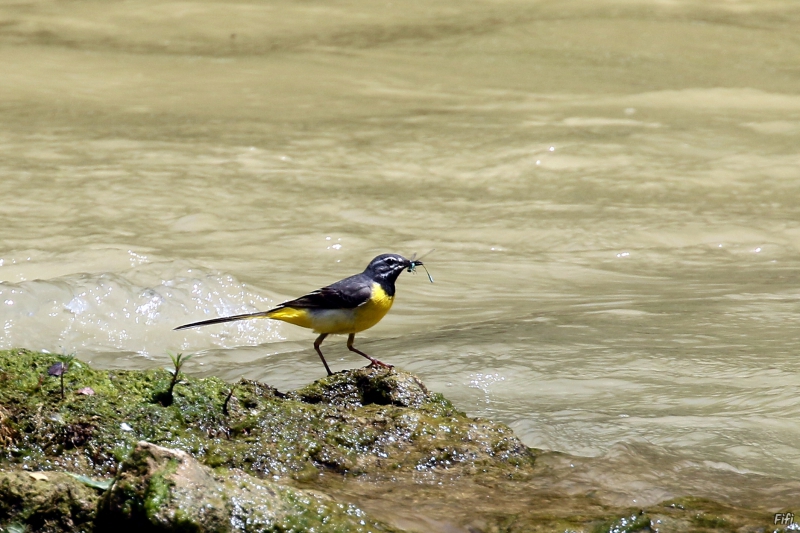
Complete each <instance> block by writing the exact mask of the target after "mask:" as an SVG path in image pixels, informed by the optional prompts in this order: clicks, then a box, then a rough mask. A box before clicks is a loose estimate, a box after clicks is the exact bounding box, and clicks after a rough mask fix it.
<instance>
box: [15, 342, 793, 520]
mask: <svg viewBox="0 0 800 533" xmlns="http://www.w3.org/2000/svg"><path fill="white" fill-rule="evenodd" d="M54 365H56V366H55V367H54ZM58 365H63V366H61V367H59V366H58ZM178 377H179V378H180V379H179V380H178V381H177V383H176V384H175V385H174V388H173V389H172V390H171V391H170V383H171V382H172V381H173V380H172V378H173V374H172V373H170V372H169V371H167V370H162V369H155V370H148V371H121V370H111V371H107V370H96V369H92V368H90V367H89V366H87V365H85V364H83V363H79V362H78V361H72V362H66V363H59V362H58V358H57V357H56V356H54V355H52V354H46V353H37V352H31V351H28V350H10V351H3V352H0V527H2V528H3V529H4V530H5V531H8V532H14V533H17V532H22V531H28V532H66V531H86V532H89V531H111V530H114V531H161V532H172V531H174V532H183V531H197V532H204V531H209V532H210V531H214V532H218V531H219V532H222V531H248V532H290V531H291V532H298V533H299V532H305V531H315V532H350V531H353V532H367V531H375V532H379V531H415V532H416V531H420V532H422V531H432V532H436V531H441V532H471V533H476V532H487V533H488V532H501V531H503V532H526V531H587V532H588V531H613V532H622V531H628V532H632V531H647V530H651V531H738V532H744V531H753V532H756V531H766V530H770V531H772V530H779V529H781V527H782V526H773V525H772V524H770V520H769V519H770V518H771V515H768V513H766V512H764V511H763V510H759V509H741V508H735V507H732V506H728V505H723V504H721V503H717V502H713V501H710V500H703V499H696V498H683V499H681V500H672V501H667V502H661V503H659V504H658V505H656V506H651V507H649V508H635V507H630V508H628V507H625V508H618V507H613V506H609V505H607V504H604V503H603V502H602V500H601V499H598V498H597V497H595V496H593V495H592V494H590V493H588V494H578V495H576V494H571V495H565V494H562V493H558V492H556V491H552V490H549V489H548V488H547V484H546V483H542V479H543V478H542V476H546V475H547V472H546V469H542V467H541V466H540V465H539V464H538V463H537V452H536V451H535V450H532V449H529V448H527V447H526V446H525V445H523V444H522V443H521V442H520V441H519V439H517V438H516V437H515V436H514V434H513V433H512V431H511V430H510V429H509V428H507V427H506V426H503V425H501V424H496V423H493V422H490V421H487V420H481V419H474V418H469V417H467V416H466V415H465V414H464V413H462V412H459V411H458V410H457V409H456V408H455V407H454V406H453V405H452V404H451V403H450V402H449V401H448V400H447V399H446V398H444V397H443V396H441V395H440V394H437V393H431V392H430V391H428V390H427V389H426V387H425V386H424V384H423V383H422V382H421V381H420V380H419V379H418V378H416V377H415V376H412V375H410V374H407V373H404V372H401V371H398V370H392V371H388V370H385V369H373V368H364V369H357V370H351V371H346V372H340V373H337V374H334V375H333V376H329V377H326V378H324V379H321V380H318V381H316V382H314V383H312V384H310V385H308V386H306V387H304V388H302V389H300V390H297V391H292V392H288V393H282V392H279V391H277V390H275V389H274V388H272V387H270V386H268V385H266V384H263V383H257V382H253V381H246V380H242V381H240V382H238V383H236V384H233V385H232V384H229V383H226V382H224V381H221V380H218V379H214V378H206V379H194V378H191V377H187V376H185V375H183V374H180V375H179V376H178ZM62 378H63V381H64V388H63V393H62V388H61V379H62ZM62 394H63V395H62ZM766 528H769V529H766Z"/></svg>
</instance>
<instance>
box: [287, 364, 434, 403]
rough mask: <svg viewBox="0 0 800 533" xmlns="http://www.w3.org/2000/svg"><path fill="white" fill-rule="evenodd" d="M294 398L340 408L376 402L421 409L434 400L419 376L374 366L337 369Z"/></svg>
mask: <svg viewBox="0 0 800 533" xmlns="http://www.w3.org/2000/svg"><path fill="white" fill-rule="evenodd" d="M291 397H293V398H297V399H299V400H301V401H304V402H307V403H325V404H329V405H338V406H341V407H361V406H364V405H370V404H376V405H396V406H399V407H415V408H418V407H421V406H422V405H424V404H425V403H426V402H429V401H431V400H432V399H433V398H432V396H431V393H430V392H428V389H427V388H425V385H423V383H422V382H421V381H420V380H419V378H418V377H416V376H413V375H411V374H407V373H405V372H399V371H394V370H391V369H385V368H374V367H367V368H359V369H356V370H349V371H343V372H337V373H336V374H334V375H332V376H328V377H326V378H323V379H320V380H318V381H315V382H314V383H312V384H311V385H308V386H306V387H303V388H302V389H300V390H298V391H296V392H294V393H292V395H291Z"/></svg>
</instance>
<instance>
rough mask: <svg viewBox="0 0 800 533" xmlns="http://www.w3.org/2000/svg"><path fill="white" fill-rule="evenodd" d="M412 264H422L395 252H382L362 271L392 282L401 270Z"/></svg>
mask: <svg viewBox="0 0 800 533" xmlns="http://www.w3.org/2000/svg"><path fill="white" fill-rule="evenodd" d="M412 264H422V263H420V262H419V261H410V260H408V259H406V258H405V257H403V256H402V255H397V254H382V255H379V256H378V257H376V258H375V259H373V260H372V261H370V263H369V265H368V266H367V268H366V270H364V273H365V274H367V275H369V276H370V277H372V278H382V279H385V280H387V281H391V282H394V281H395V280H396V279H397V276H399V275H400V273H401V272H402V271H403V270H407V269H409V268H411V266H412Z"/></svg>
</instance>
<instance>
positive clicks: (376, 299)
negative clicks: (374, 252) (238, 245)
mask: <svg viewBox="0 0 800 533" xmlns="http://www.w3.org/2000/svg"><path fill="white" fill-rule="evenodd" d="M418 266H422V261H414V260H413V259H411V260H409V259H406V258H405V257H402V256H400V255H397V254H383V255H379V256H378V257H376V258H375V259H373V260H372V261H370V263H369V265H367V268H366V269H365V270H364V272H362V273H361V274H356V275H355V276H350V277H349V278H345V279H343V280H341V281H337V282H336V283H333V284H331V285H328V286H327V287H322V288H321V289H318V290H316V291H313V292H310V293H308V294H306V295H305V296H301V297H300V298H297V299H295V300H290V301H288V302H283V303H282V304H280V305H279V306H277V307H275V308H273V309H270V310H269V311H262V312H260V313H248V314H245V315H234V316H226V317H222V318H212V319H211V320H203V321H201V322H193V323H191V324H185V325H183V326H179V327H177V328H175V329H176V330H178V329H186V328H196V327H199V326H210V325H211V324H221V323H223V322H232V321H234V320H250V319H253V318H272V319H274V320H283V321H284V322H289V323H290V324H295V325H298V326H302V327H304V328H309V329H312V330H314V332H315V333H319V334H320V335H319V337H317V340H315V341H314V349H315V350H316V351H317V353H318V354H319V358H320V359H322V364H323V365H325V370H327V371H328V375H329V376H330V375H332V374H333V372H331V369H330V368H329V367H328V363H327V361H325V357H324V356H323V355H322V351H321V350H320V349H319V347H320V345H321V344H322V341H324V340H325V337H327V336H328V335H331V334H336V333H338V334H345V333H346V334H347V335H348V337H347V348H348V349H349V350H350V351H351V352H356V353H357V354H359V355H362V356H364V357H366V358H367V359H369V360H370V361H371V363H370V366H371V365H376V366H382V367H386V368H391V367H392V365H387V364H386V363H383V362H381V361H378V360H377V359H375V358H374V357H371V356H369V355H367V354H365V353H364V352H362V351H361V350H358V349H357V348H356V347H355V346H353V340H354V339H355V338H356V333H358V332H360V331H364V330H365V329H369V328H371V327H372V326H374V325H375V324H377V323H378V322H380V320H381V319H382V318H383V317H384V316H385V315H386V313H388V312H389V309H391V307H392V302H394V282H395V280H397V277H398V276H399V275H400V273H402V272H403V270H408V271H409V272H414V269H415V268H416V267H418ZM423 268H424V267H423ZM428 277H429V279H430V280H431V282H433V278H430V274H429V275H428Z"/></svg>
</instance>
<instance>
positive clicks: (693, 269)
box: [0, 0, 800, 505]
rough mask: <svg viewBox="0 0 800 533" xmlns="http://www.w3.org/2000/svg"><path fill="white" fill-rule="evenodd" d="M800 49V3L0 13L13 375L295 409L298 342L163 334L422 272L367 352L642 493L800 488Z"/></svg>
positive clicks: (51, 6)
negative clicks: (28, 366)
mask: <svg viewBox="0 0 800 533" xmlns="http://www.w3.org/2000/svg"><path fill="white" fill-rule="evenodd" d="M798 27H800V5H798V4H797V3H796V2H790V1H748V0H739V1H733V0H730V1H722V0H720V1H709V2H689V1H679V0H676V1H671V2H656V1H649V0H630V1H614V0H585V1H580V2H578V1H574V2H571V1H565V2H531V1H521V0H504V1H475V2H470V3H464V2H457V1H454V0H426V1H424V2H423V1H416V0H409V1H407V2H402V3H400V2H366V1H364V0H351V1H345V0H343V1H329V2H324V3H322V2H303V1H288V0H276V1H272V2H261V1H251V2H245V1H239V2H223V1H221V0H208V1H200V0H196V1H191V2H189V1H184V2H172V1H167V2H164V1H155V0H137V1H125V2H113V3H111V2H108V3H106V2H95V1H90V0H75V1H71V2H60V1H55V0H52V1H51V0H20V1H17V2H14V3H10V2H9V3H3V4H0V65H2V74H1V75H0V194H1V195H2V196H1V197H2V201H0V280H1V281H2V283H0V324H2V327H3V335H2V337H0V347H1V348H10V347H27V348H31V349H43V350H49V351H52V352H73V351H74V352H76V353H77V354H78V357H79V358H80V359H82V360H86V361H91V362H92V364H95V365H98V366H102V367H115V368H144V367H152V366H162V365H164V364H165V363H167V362H168V356H167V354H166V352H167V350H170V351H173V352H175V351H183V352H187V353H196V354H197V355H196V357H195V358H194V359H193V360H192V361H191V363H190V364H189V367H187V371H188V372H190V373H192V374H194V375H200V376H203V375H215V376H220V377H223V378H225V379H228V380H236V379H238V378H239V377H247V378H253V379H260V380H264V381H266V382H268V383H270V384H271V385H274V386H277V387H278V388H280V389H284V390H285V389H288V388H292V387H297V386H299V385H302V384H305V383H307V382H309V381H312V380H314V379H316V378H319V377H321V376H323V375H324V369H323V368H322V365H321V364H320V363H319V359H318V357H317V355H316V354H315V353H314V351H313V348H312V346H311V343H312V341H313V339H314V335H313V334H312V333H311V332H309V331H306V330H302V329H300V328H295V327H294V326H291V325H288V324H283V323H274V322H270V321H258V322H246V323H236V324H230V325H226V326H215V327H209V328H202V329H197V330H188V331H181V332H174V331H172V328H174V327H175V326H178V325H180V324H184V323H186V322H190V321H194V320H200V319H203V318H211V317H216V316H220V315H226V314H233V313H244V312H251V311H256V310H263V309H267V308H269V307H270V306H272V305H274V304H277V303H279V302H281V301H283V300H285V299H288V298H291V297H296V296H299V295H301V294H303V293H305V292H307V291H309V290H311V289H315V288H317V287H320V286H322V285H325V284H328V283H330V282H332V281H335V280H337V279H339V278H342V277H345V276H347V275H350V274H353V273H355V272H358V271H360V270H361V269H363V268H364V266H366V264H367V262H368V261H369V260H370V259H371V258H372V257H373V256H374V255H377V254H378V253H383V252H388V251H391V252H399V253H403V254H405V255H411V254H413V253H419V254H421V253H425V252H427V251H428V250H430V249H432V248H435V252H433V253H432V254H431V255H429V256H428V257H426V259H425V263H426V265H427V266H428V267H429V269H430V271H431V273H432V274H433V276H434V277H435V279H436V283H435V284H433V285H431V284H430V283H428V282H427V280H426V278H425V276H424V274H423V275H421V276H416V277H415V276H413V275H410V274H403V276H401V278H400V280H399V282H398V295H397V299H396V303H395V306H394V309H393V310H392V312H391V313H390V314H389V315H388V317H387V318H386V319H384V320H383V322H381V323H380V324H379V325H378V326H376V327H375V328H373V329H372V330H369V331H367V332H365V333H363V334H360V335H359V337H358V338H359V339H361V340H360V343H359V346H360V347H361V348H362V349H363V350H365V351H367V352H368V353H371V354H373V355H375V356H376V357H379V358H380V359H382V360H384V361H387V362H391V363H393V364H394V365H396V366H398V367H400V368H403V369H405V370H409V371H412V372H414V373H417V374H418V375H419V376H420V377H421V378H422V379H423V380H424V381H425V382H426V383H427V384H428V385H429V387H430V388H432V389H434V390H436V391H439V392H442V393H444V394H445V395H447V396H448V397H449V398H451V399H452V400H453V401H454V402H455V403H456V404H457V405H458V407H459V408H461V409H463V410H465V411H467V412H468V413H469V414H471V415H480V416H486V417H490V418H493V419H495V420H498V421H502V422H505V423H507V424H509V425H510V426H511V427H512V428H513V429H514V430H515V431H516V433H517V434H518V435H519V436H520V437H521V438H522V439H523V440H524V441H525V442H526V443H527V444H528V445H530V446H534V447H537V448H543V449H549V450H557V451H562V452H568V453H570V454H574V455H578V456H585V457H605V458H606V459H608V460H609V461H611V463H610V464H615V465H618V467H615V468H616V475H618V474H619V473H620V471H622V470H624V471H625V472H624V473H625V475H626V476H632V478H634V479H637V478H642V479H648V483H650V484H651V486H652V487H656V488H655V489H653V490H654V491H655V492H654V494H659V495H663V494H662V493H661V492H658V490H657V489H658V487H659V486H660V484H663V485H664V486H667V485H669V484H670V483H672V485H671V487H672V488H670V489H669V490H672V491H673V492H675V491H678V492H679V491H680V487H681V484H680V483H677V485H676V482H675V477H676V476H677V474H676V472H678V470H681V468H682V469H683V470H682V471H684V472H688V473H687V474H686V475H684V476H683V477H680V476H678V477H679V478H680V479H681V480H683V481H682V482H683V483H685V485H684V486H685V487H686V488H687V490H690V489H691V487H695V488H696V487H697V486H702V487H704V490H706V492H708V493H718V494H721V495H723V496H724V495H725V494H726V493H729V492H732V491H734V490H737V491H738V490H742V486H736V485H740V484H738V483H736V482H730V480H729V478H727V477H726V478H725V479H726V481H724V482H723V481H720V479H721V478H720V475H721V474H720V473H721V472H722V473H725V475H729V474H730V473H734V474H740V475H741V476H742V478H741V479H747V480H749V481H748V483H750V486H751V487H752V490H751V493H752V494H755V493H757V492H758V491H759V490H760V488H763V487H759V483H762V481H759V480H760V479H762V480H763V479H766V478H760V477H759V475H763V476H771V477H772V478H779V479H783V480H794V479H796V478H797V477H798V476H799V475H800V446H798V444H797V443H798V441H800V399H799V398H798V392H799V391H800V387H799V385H800V383H798V373H799V372H800V361H799V360H798V356H797V353H798V348H800V346H799V339H800V325H799V324H798V318H800V286H798V267H800V150H799V149H798V146H800V90H799V89H800V33H798V32H797V28H798ZM325 346H326V348H327V352H326V353H327V354H328V360H329V362H330V363H331V364H332V366H333V367H334V370H339V369H344V368H351V367H355V366H359V365H362V364H363V360H362V359H361V358H360V357H358V356H357V355H355V354H351V353H350V352H348V351H347V349H346V348H345V346H344V339H338V340H337V339H332V340H329V341H328V342H326V345H325ZM666 465H671V466H669V467H667V466H666ZM676 465H680V466H676ZM597 476H598V477H603V476H605V478H604V479H606V481H607V484H609V486H610V487H611V488H612V489H613V488H615V487H614V483H615V482H616V481H615V480H617V479H618V478H614V475H613V474H610V473H609V472H605V473H598V474H597ZM754 476H755V477H754ZM626 479H627V478H626ZM625 483H627V481H623V480H619V483H618V486H616V489H618V490H619V491H620V492H621V493H622V494H623V497H624V498H627V497H628V496H630V495H631V494H633V493H635V492H636V491H637V490H638V491H641V490H642V485H636V487H634V488H630V486H629V485H626V484H625ZM692 484H694V485H692ZM665 490H666V489H665ZM787 493H791V491H788V492H787ZM773 503H774V504H775V505H781V504H783V503H785V502H782V501H781V502H773Z"/></svg>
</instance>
